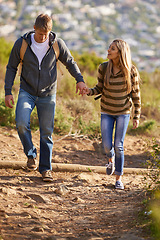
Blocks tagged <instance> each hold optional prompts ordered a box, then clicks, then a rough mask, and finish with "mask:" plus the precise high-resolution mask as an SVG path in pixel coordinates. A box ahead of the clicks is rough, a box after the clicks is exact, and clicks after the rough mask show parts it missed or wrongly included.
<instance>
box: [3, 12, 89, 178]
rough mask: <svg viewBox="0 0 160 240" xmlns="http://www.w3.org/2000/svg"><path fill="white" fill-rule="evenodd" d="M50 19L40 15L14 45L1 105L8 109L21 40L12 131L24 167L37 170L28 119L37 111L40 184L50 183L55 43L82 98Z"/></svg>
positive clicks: (70, 59) (81, 86)
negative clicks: (23, 157) (15, 133)
mask: <svg viewBox="0 0 160 240" xmlns="http://www.w3.org/2000/svg"><path fill="white" fill-rule="evenodd" d="M51 30H52V19H51V18H50V17H49V16H48V15H47V14H40V15H39V16H38V17H37V18H36V21H35V25H34V31H31V32H28V33H26V34H25V35H24V36H23V37H21V38H19V39H17V41H16V42H15V44H14V46H13V48H12V51H11V54H10V58H9V62H8V65H7V70H6V76H5V104H6V106H7V107H9V108H12V107H13V105H14V99H13V96H12V86H13V84H14V79H15V76H16V72H17V67H18V65H19V63H20V60H21V59H20V49H21V46H22V40H23V39H25V41H26V42H27V48H26V51H25V53H24V57H23V64H22V71H21V76H20V91H19V95H18V101H17V106H16V128H17V131H18V134H19V137H20V140H21V142H22V145H23V148H24V153H25V154H26V156H27V158H28V160H27V167H28V169H30V170H36V169H37V159H36V157H37V150H36V148H35V146H34V145H33V142H32V136H31V130H30V115H31V112H32V111H33V109H34V107H35V106H36V108H37V114H38V119H39V128H40V157H39V172H40V173H41V174H42V179H43V181H49V182H51V181H53V178H52V174H51V170H52V166H51V161H52V148H53V141H52V133H53V127H54V114H55V105H56V86H57V66H56V52H55V50H54V48H53V46H52V45H53V44H54V43H55V41H57V43H58V48H59V57H58V59H59V60H60V61H61V62H62V63H63V64H64V65H65V66H66V68H67V69H68V71H69V72H70V74H71V75H72V76H73V77H74V78H75V80H76V81H77V84H76V93H77V92H78V91H79V94H82V95H83V89H84V88H85V83H84V80H83V77H82V75H81V73H80V70H79V68H78V66H77V64H76V63H75V62H74V59H73V57H72V56H71V54H70V51H69V49H68V48H67V47H66V45H65V43H64V42H63V40H62V39H60V38H57V39H56V34H55V33H53V32H52V31H51Z"/></svg>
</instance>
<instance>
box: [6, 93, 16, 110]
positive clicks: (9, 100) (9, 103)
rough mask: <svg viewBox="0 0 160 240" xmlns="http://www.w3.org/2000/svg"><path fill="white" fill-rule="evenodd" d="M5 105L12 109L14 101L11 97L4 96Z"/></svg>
mask: <svg viewBox="0 0 160 240" xmlns="http://www.w3.org/2000/svg"><path fill="white" fill-rule="evenodd" d="M5 104H6V107H9V108H13V105H14V99H13V96H12V95H6V96H5Z"/></svg>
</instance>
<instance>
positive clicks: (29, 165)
mask: <svg viewBox="0 0 160 240" xmlns="http://www.w3.org/2000/svg"><path fill="white" fill-rule="evenodd" d="M27 168H28V169H29V170H36V169H37V160H36V158H28V161H27Z"/></svg>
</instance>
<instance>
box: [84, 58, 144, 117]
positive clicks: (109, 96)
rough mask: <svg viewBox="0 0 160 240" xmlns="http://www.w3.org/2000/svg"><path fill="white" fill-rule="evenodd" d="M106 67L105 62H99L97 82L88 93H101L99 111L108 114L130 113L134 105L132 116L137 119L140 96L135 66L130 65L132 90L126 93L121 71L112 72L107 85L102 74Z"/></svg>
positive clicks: (139, 110)
mask: <svg viewBox="0 0 160 240" xmlns="http://www.w3.org/2000/svg"><path fill="white" fill-rule="evenodd" d="M106 67H107V62H104V63H102V64H100V66H99V68H98V83H97V85H96V86H95V87H94V88H91V89H90V90H91V91H90V94H88V95H90V96H91V95H98V94H102V97H101V112H103V113H107V114H110V115H121V114H129V113H131V109H132V107H134V114H133V118H134V119H139V118H140V113H141V97H140V87H139V77H138V71H137V68H136V67H135V66H134V65H132V69H131V81H132V90H131V93H129V94H128V93H127V88H126V85H125V79H124V76H123V74H122V72H121V71H120V72H118V73H117V74H115V75H113V74H112V75H111V76H110V81H109V84H108V85H107V83H106V79H105V74H104V73H105V70H106Z"/></svg>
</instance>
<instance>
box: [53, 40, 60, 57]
mask: <svg viewBox="0 0 160 240" xmlns="http://www.w3.org/2000/svg"><path fill="white" fill-rule="evenodd" d="M52 47H53V49H54V52H55V54H56V60H57V61H58V57H59V46H58V42H57V39H56V40H55V42H54V43H53V45H52Z"/></svg>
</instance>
